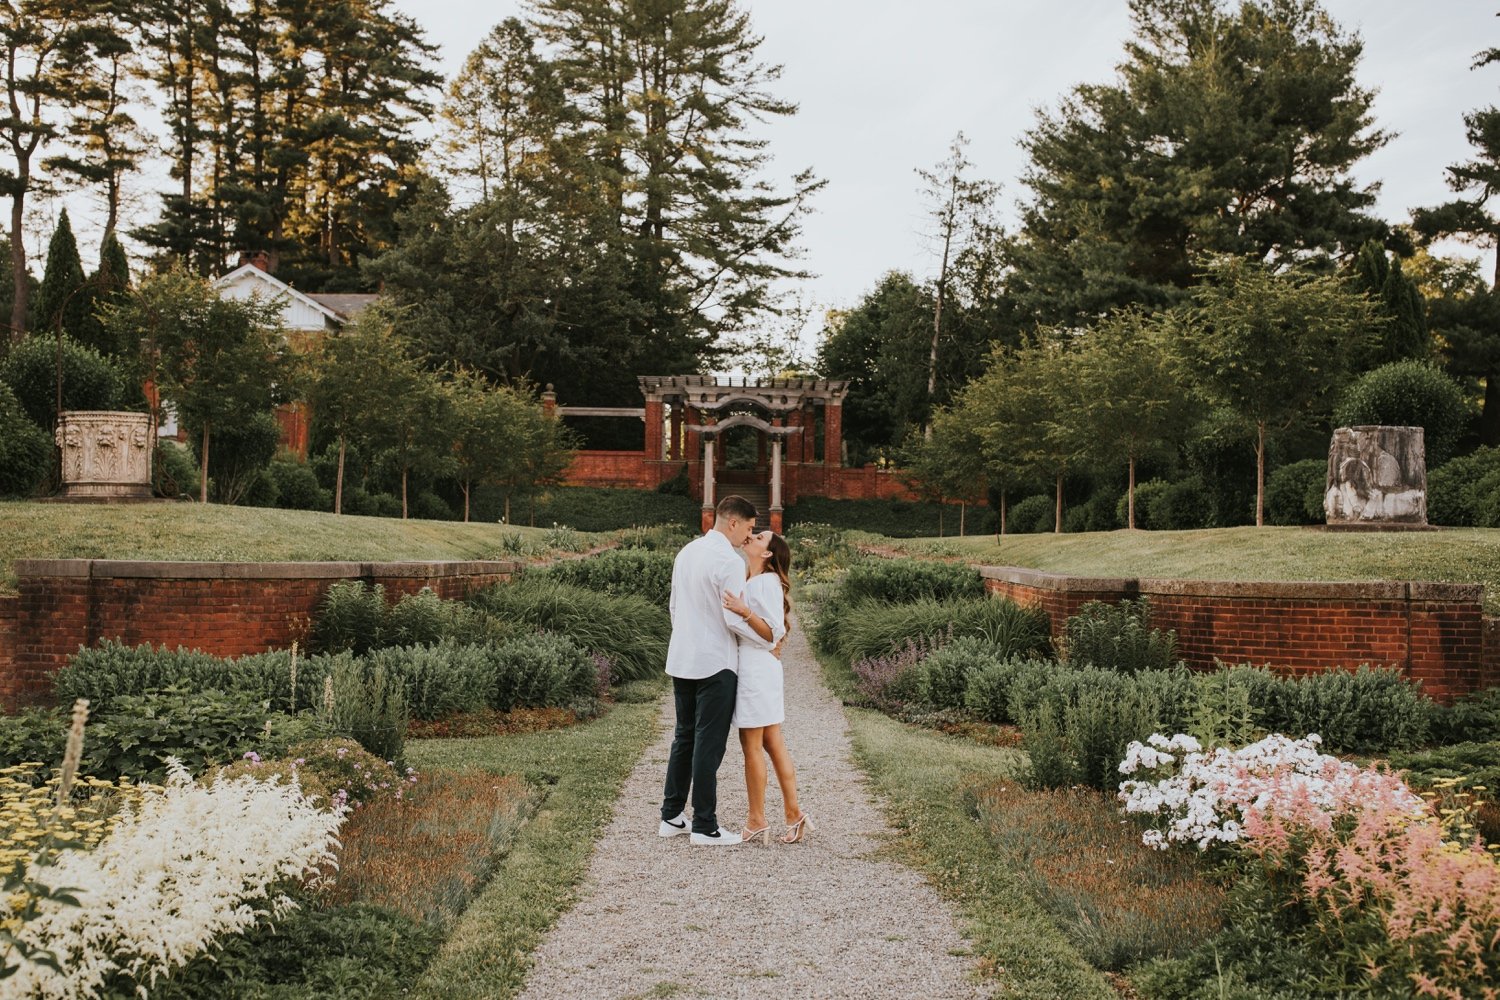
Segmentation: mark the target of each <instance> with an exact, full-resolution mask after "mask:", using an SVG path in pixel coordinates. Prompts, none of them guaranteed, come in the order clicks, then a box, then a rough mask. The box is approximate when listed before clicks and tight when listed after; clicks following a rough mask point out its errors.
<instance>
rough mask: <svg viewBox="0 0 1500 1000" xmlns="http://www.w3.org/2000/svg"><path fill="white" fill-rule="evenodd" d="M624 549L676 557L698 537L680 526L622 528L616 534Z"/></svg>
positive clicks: (661, 525) (662, 525)
mask: <svg viewBox="0 0 1500 1000" xmlns="http://www.w3.org/2000/svg"><path fill="white" fill-rule="evenodd" d="M616 537H617V538H619V539H620V547H621V548H623V549H643V550H645V551H647V552H668V553H671V554H673V555H674V556H675V555H676V553H677V550H678V549H680V548H682V547H683V546H684V545H686V544H687V543H688V542H690V541H692V540H693V539H694V538H695V537H697V533H696V532H691V531H688V530H687V529H686V528H684V527H683V526H681V525H678V524H653V525H648V526H644V527H642V526H637V527H630V528H621V529H620V530H619V531H618V532H616Z"/></svg>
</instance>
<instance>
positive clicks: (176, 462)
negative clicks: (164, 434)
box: [152, 439, 201, 498]
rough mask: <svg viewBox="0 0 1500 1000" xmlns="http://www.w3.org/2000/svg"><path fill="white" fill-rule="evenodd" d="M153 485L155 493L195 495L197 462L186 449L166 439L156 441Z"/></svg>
mask: <svg viewBox="0 0 1500 1000" xmlns="http://www.w3.org/2000/svg"><path fill="white" fill-rule="evenodd" d="M154 454H155V458H156V460H155V462H154V463H153V464H154V466H155V467H154V468H153V469H152V480H153V487H154V489H155V490H156V492H157V495H159V496H163V497H171V498H183V497H196V496H197V495H198V492H199V486H200V485H201V484H200V481H199V472H198V463H197V462H195V461H193V456H192V455H191V454H189V453H188V449H186V448H184V447H183V446H182V445H180V444H178V443H177V442H176V441H171V440H167V439H162V440H158V441H157V442H156V451H155V453H154Z"/></svg>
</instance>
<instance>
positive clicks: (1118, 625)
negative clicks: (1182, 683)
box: [1063, 598, 1177, 674]
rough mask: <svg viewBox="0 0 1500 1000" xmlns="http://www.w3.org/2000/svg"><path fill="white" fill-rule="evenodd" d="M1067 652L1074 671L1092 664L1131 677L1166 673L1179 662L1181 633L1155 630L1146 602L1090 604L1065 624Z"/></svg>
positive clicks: (1101, 602)
mask: <svg viewBox="0 0 1500 1000" xmlns="http://www.w3.org/2000/svg"><path fill="white" fill-rule="evenodd" d="M1063 652H1064V653H1065V654H1066V659H1067V662H1068V664H1069V665H1070V666H1074V667H1082V666H1086V665H1089V664H1092V665H1093V666H1096V667H1102V668H1103V669H1105V670H1118V671H1120V672H1122V673H1127V674H1133V673H1137V672H1138V671H1141V670H1164V669H1166V668H1167V667H1170V666H1171V665H1172V664H1173V663H1174V662H1176V657H1177V633H1176V632H1172V631H1166V632H1163V631H1162V630H1161V629H1155V628H1152V627H1151V607H1150V605H1149V604H1148V603H1147V602H1146V599H1145V598H1142V599H1140V600H1138V601H1120V602H1119V603H1118V604H1106V603H1105V602H1103V601H1089V602H1088V603H1087V604H1085V605H1083V606H1082V607H1081V608H1079V609H1078V614H1076V615H1073V616H1072V617H1071V618H1069V619H1068V620H1067V622H1066V623H1065V624H1064V626H1063Z"/></svg>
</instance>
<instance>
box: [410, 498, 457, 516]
mask: <svg viewBox="0 0 1500 1000" xmlns="http://www.w3.org/2000/svg"><path fill="white" fill-rule="evenodd" d="M410 514H411V516H412V517H416V518H421V519H422V520H424V521H456V520H458V515H457V514H455V513H454V512H453V508H452V507H451V506H449V504H448V501H446V500H444V499H443V498H442V497H440V496H438V495H437V494H436V493H434V492H433V491H432V490H418V491H417V493H416V495H415V496H413V497H412V498H411V510H410Z"/></svg>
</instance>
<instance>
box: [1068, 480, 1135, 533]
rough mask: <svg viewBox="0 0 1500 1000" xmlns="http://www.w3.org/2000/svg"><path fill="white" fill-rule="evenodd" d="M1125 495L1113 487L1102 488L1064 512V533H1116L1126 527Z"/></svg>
mask: <svg viewBox="0 0 1500 1000" xmlns="http://www.w3.org/2000/svg"><path fill="white" fill-rule="evenodd" d="M1124 499H1125V494H1124V493H1122V492H1120V491H1119V490H1117V489H1115V488H1114V487H1113V486H1100V487H1098V488H1096V489H1095V490H1094V492H1093V493H1091V494H1090V495H1089V498H1088V499H1087V500H1085V501H1084V502H1083V503H1080V504H1074V505H1073V506H1071V507H1069V508H1068V509H1067V510H1066V511H1064V512H1063V530H1064V531H1070V532H1074V531H1115V530H1117V529H1119V528H1123V527H1125V514H1126V510H1125V508H1124V506H1122V504H1121V501H1122V500H1124Z"/></svg>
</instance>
